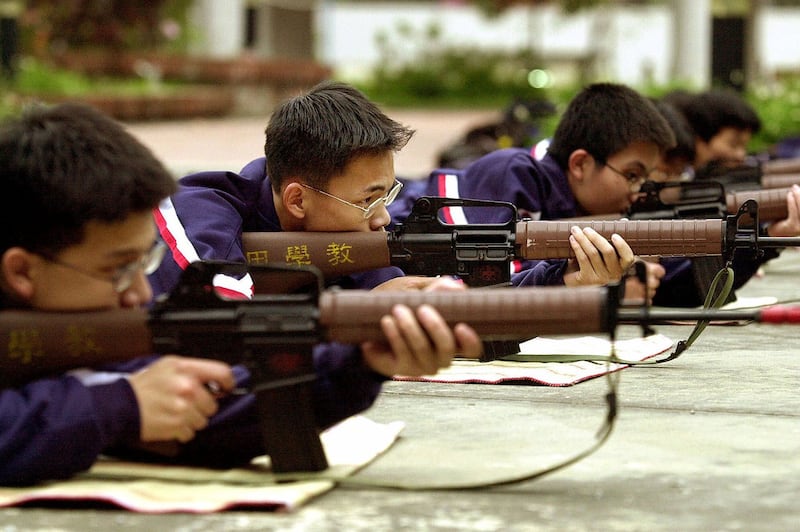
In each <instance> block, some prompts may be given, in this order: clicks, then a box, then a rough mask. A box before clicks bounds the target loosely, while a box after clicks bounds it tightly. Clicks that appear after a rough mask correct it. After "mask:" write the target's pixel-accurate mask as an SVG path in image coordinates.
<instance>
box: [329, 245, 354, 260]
mask: <svg viewBox="0 0 800 532" xmlns="http://www.w3.org/2000/svg"><path fill="white" fill-rule="evenodd" d="M352 249H353V246H351V245H350V244H337V243H336V242H331V243H330V244H328V247H327V248H326V249H325V255H327V256H328V263H330V264H332V265H333V266H338V265H339V264H345V263H348V262H349V263H351V264H353V263H354V261H353V259H351V258H350V251H351V250H352Z"/></svg>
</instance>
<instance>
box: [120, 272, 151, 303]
mask: <svg viewBox="0 0 800 532" xmlns="http://www.w3.org/2000/svg"><path fill="white" fill-rule="evenodd" d="M119 297H120V305H121V306H122V307H125V308H135V307H140V306H142V305H145V304H147V303H149V302H150V300H151V299H152V298H153V288H152V287H151V286H150V281H148V280H147V275H145V273H144V271H143V270H141V269H140V270H138V271H137V272H136V275H134V277H133V282H131V285H130V286H129V287H128V288H127V289H125V290H124V291H123V292H122V293H120V295H119Z"/></svg>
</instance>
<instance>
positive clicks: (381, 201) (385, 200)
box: [300, 179, 403, 220]
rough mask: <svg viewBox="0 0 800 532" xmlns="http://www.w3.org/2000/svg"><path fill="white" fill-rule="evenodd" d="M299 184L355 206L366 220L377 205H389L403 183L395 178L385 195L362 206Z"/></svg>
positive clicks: (303, 184)
mask: <svg viewBox="0 0 800 532" xmlns="http://www.w3.org/2000/svg"><path fill="white" fill-rule="evenodd" d="M300 186H302V187H303V188H307V189H309V190H313V191H314V192H318V193H320V194H322V195H323V196H328V197H329V198H333V199H335V200H336V201H339V202H342V203H344V204H345V205H350V206H351V207H355V208H356V209H358V210H360V211H361V212H363V213H364V219H365V220H368V219H369V218H371V217H372V215H373V214H375V211H376V210H378V207H380V206H381V205H384V206H387V207H388V206H389V205H391V204H392V202H393V201H394V200H395V199H396V198H397V195H398V194H399V193H400V189H402V188H403V183H401V182H400V181H398V180H396V179H395V181H394V185H392V188H390V189H389V192H387V193H386V195H385V196H381V197H380V198H378V199H376V200H375V201H373V202H372V203H370V204H369V205H367V206H366V207H362V206H361V205H356V204H355V203H351V202H349V201H347V200H345V199H342V198H340V197H338V196H334V195H333V194H331V193H329V192H325V191H324V190H320V189H318V188H314V187H312V186H311V185H306V184H305V183H300Z"/></svg>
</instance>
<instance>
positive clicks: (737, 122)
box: [681, 88, 761, 142]
mask: <svg viewBox="0 0 800 532" xmlns="http://www.w3.org/2000/svg"><path fill="white" fill-rule="evenodd" d="M681 110H682V111H683V114H684V116H686V120H687V121H688V122H689V124H690V125H691V126H692V129H694V132H695V134H696V135H697V136H698V137H700V138H701V139H703V140H704V141H705V142H708V141H709V140H711V139H712V138H713V137H714V136H715V135H717V134H718V133H719V132H720V131H721V130H722V129H723V128H726V127H730V128H734V129H738V130H750V131H751V132H753V133H758V132H759V131H760V130H761V119H760V118H759V117H758V114H757V113H756V111H755V109H753V107H752V106H751V105H750V104H749V103H747V101H746V100H745V99H744V98H743V97H741V96H740V95H739V94H738V93H736V92H735V91H734V90H731V89H721V88H717V89H710V90H708V91H704V92H701V93H698V94H695V95H693V96H692V97H691V98H688V99H687V100H686V101H685V102H684V103H683V105H682V109H681Z"/></svg>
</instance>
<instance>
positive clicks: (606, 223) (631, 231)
mask: <svg viewBox="0 0 800 532" xmlns="http://www.w3.org/2000/svg"><path fill="white" fill-rule="evenodd" d="M572 226H578V227H581V228H583V227H591V228H592V229H594V230H595V231H597V232H598V233H599V234H601V235H602V236H604V237H605V238H607V239H610V238H611V235H612V234H614V233H616V234H618V235H620V236H621V237H622V238H624V239H625V241H626V242H627V243H628V245H630V247H631V249H632V250H633V252H634V253H636V254H637V255H658V256H662V257H688V256H695V257H696V256H709V255H720V254H721V252H722V249H723V242H724V238H725V235H724V233H723V230H724V227H723V224H722V221H721V220H635V221H631V220H594V221H579V220H572V221H568V220H562V221H529V222H519V223H518V224H517V247H518V248H519V255H520V256H522V257H524V258H526V259H534V260H538V259H568V258H572V257H574V256H575V254H574V253H573V251H572V248H571V247H570V245H569V234H570V233H569V230H570V227H572Z"/></svg>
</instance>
